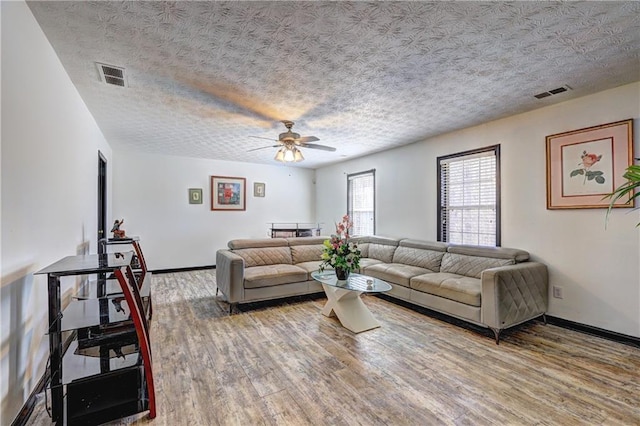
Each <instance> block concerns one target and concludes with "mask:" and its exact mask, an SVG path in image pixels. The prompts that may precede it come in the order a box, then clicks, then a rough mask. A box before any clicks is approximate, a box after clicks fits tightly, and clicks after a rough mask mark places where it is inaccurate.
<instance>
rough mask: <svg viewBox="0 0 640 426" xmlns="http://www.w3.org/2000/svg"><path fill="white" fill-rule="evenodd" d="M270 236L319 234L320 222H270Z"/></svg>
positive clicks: (310, 235)
mask: <svg viewBox="0 0 640 426" xmlns="http://www.w3.org/2000/svg"><path fill="white" fill-rule="evenodd" d="M269 225H271V227H270V228H269V230H270V232H271V238H293V237H313V236H319V235H320V231H321V230H322V227H321V226H320V225H322V224H321V223H270V224H269Z"/></svg>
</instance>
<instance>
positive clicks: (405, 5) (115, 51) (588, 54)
mask: <svg viewBox="0 0 640 426" xmlns="http://www.w3.org/2000/svg"><path fill="white" fill-rule="evenodd" d="M28 4H29V7H30V8H31V10H32V11H33V13H34V15H35V17H36V19H37V21H38V22H39V24H40V26H41V27H42V29H43V31H44V32H45V34H46V36H47V38H48V39H49V41H50V42H51V44H52V46H53V48H54V49H55V50H56V52H57V54H58V56H59V58H60V60H61V62H62V64H63V65H64V67H65V69H66V70H67V72H68V74H69V76H70V78H71V80H72V81H73V83H74V84H75V86H76V87H77V89H78V91H79V93H80V95H81V96H82V98H83V99H84V101H85V103H86V104H87V107H88V108H89V110H90V111H91V113H92V114H93V116H94V117H95V119H96V121H97V123H98V125H99V126H100V128H101V130H102V131H103V133H104V135H105V137H106V138H107V140H108V141H109V143H110V144H111V145H112V146H113V147H114V149H120V148H122V149H132V150H137V151H144V152H151V153H160V154H168V155H180V156H188V157H199V158H212V159H221V160H232V161H248V162H254V163H265V164H274V163H275V162H274V160H273V156H274V155H275V149H274V148H269V149H263V150H258V151H253V152H247V150H250V149H253V148H258V147H261V146H266V145H270V143H269V141H267V140H262V139H256V138H251V137H250V136H260V137H266V138H273V139H274V140H275V139H276V138H277V137H278V134H279V133H280V132H282V131H284V130H285V129H284V126H283V125H282V124H281V123H279V120H285V119H287V120H293V121H295V122H296V125H295V126H294V131H297V132H298V133H300V134H301V135H302V136H309V135H314V136H317V137H318V138H320V141H319V142H318V143H319V144H324V145H329V146H333V147H335V148H337V151H336V152H324V151H319V150H311V149H304V150H303V153H304V155H305V157H306V160H305V161H303V162H301V163H298V164H297V165H296V166H299V167H312V168H315V167H319V166H322V165H327V164H330V163H333V162H337V161H341V160H344V159H345V158H353V157H356V156H361V155H364V154H367V153H371V152H376V151H380V150H384V149H388V148H392V147H395V146H400V145H405V144H409V143H412V142H416V141H419V140H423V139H425V138H428V137H431V136H434V135H438V134H441V133H444V132H448V131H452V130H455V129H460V128H464V127H468V126H471V125H475V124H479V123H483V122H487V121H489V120H493V119H497V118H500V117H506V116H509V115H513V114H517V113H522V112H525V111H530V110H532V109H535V108H540V107H543V106H547V105H550V104H552V103H557V102H562V101H566V100H568V99H571V98H575V97H579V96H584V95H587V94H590V93H594V92H598V91H601V90H605V89H608V88H612V87H616V86H620V85H622V84H626V83H631V82H634V81H638V80H640V3H638V2H568V3H557V2H509V3H505V2H488V3H484V2H376V3H368V2H138V1H135V2H129V1H124V2H55V1H48V2H29V3H28ZM96 62H101V63H106V64H110V65H115V66H120V67H124V68H125V69H126V78H127V82H128V87H126V88H121V87H115V86H109V85H106V84H105V83H102V82H101V81H100V78H99V73H98V70H97V67H96V64H95V63H96ZM563 85H569V86H570V87H572V88H573V90H571V91H569V92H565V93H563V94H560V95H555V96H551V97H548V98H545V99H542V100H538V99H536V98H534V95H535V94H538V93H540V92H544V91H547V90H551V89H555V88H557V87H560V86H563Z"/></svg>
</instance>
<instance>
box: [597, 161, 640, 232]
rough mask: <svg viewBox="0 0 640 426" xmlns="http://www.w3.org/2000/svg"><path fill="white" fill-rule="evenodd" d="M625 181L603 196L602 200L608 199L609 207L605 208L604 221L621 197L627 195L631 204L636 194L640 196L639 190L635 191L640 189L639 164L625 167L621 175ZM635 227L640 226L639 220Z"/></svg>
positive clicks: (636, 196) (607, 218)
mask: <svg viewBox="0 0 640 426" xmlns="http://www.w3.org/2000/svg"><path fill="white" fill-rule="evenodd" d="M623 177H624V178H625V179H627V181H626V182H625V183H623V184H622V185H620V186H619V187H617V188H616V189H614V190H613V192H612V193H611V194H608V195H606V196H605V197H603V198H602V199H603V200H606V199H610V200H611V201H610V202H609V208H608V209H607V215H606V221H608V220H609V214H611V209H613V207H614V205H615V203H616V202H617V201H618V200H620V199H623V198H626V197H629V201H630V203H631V205H633V203H634V201H635V199H636V198H638V196H640V192H636V191H638V190H640V165H634V164H632V165H631V166H629V167H627V169H626V170H625V173H624V175H623ZM636 227H640V222H639V223H638V224H637V225H636Z"/></svg>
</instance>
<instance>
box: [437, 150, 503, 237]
mask: <svg viewBox="0 0 640 426" xmlns="http://www.w3.org/2000/svg"><path fill="white" fill-rule="evenodd" d="M438 169H439V174H440V196H439V199H440V202H439V208H440V211H439V219H440V223H439V227H440V239H441V241H447V242H451V243H455V244H471V245H480V246H497V245H500V238H499V237H500V234H499V216H500V211H499V188H498V182H499V145H496V146H493V147H489V148H487V149H483V150H480V151H475V152H473V153H469V154H465V153H462V154H457V155H455V156H448V157H440V158H438Z"/></svg>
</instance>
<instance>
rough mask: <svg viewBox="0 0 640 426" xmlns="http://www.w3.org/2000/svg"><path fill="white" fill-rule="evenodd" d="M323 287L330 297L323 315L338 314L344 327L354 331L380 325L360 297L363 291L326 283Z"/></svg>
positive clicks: (357, 331) (358, 331) (361, 330)
mask: <svg viewBox="0 0 640 426" xmlns="http://www.w3.org/2000/svg"><path fill="white" fill-rule="evenodd" d="M322 288H324V292H325V294H326V295H327V299H328V300H327V303H326V304H325V305H324V308H323V309H322V315H324V316H326V317H332V316H336V317H337V318H338V320H340V323H341V324H342V326H343V327H344V328H346V329H347V330H351V331H353V332H354V333H361V332H363V331H367V330H371V329H373V328H377V327H380V323H378V321H377V320H376V319H375V318H374V317H373V314H371V311H370V310H369V308H367V306H366V305H365V304H364V302H363V301H362V299H361V298H360V295H361V294H362V292H361V291H354V290H346V289H343V288H339V287H334V286H330V285H328V284H324V283H323V284H322Z"/></svg>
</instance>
